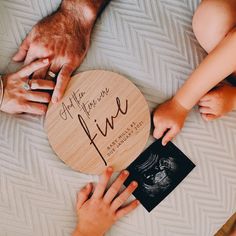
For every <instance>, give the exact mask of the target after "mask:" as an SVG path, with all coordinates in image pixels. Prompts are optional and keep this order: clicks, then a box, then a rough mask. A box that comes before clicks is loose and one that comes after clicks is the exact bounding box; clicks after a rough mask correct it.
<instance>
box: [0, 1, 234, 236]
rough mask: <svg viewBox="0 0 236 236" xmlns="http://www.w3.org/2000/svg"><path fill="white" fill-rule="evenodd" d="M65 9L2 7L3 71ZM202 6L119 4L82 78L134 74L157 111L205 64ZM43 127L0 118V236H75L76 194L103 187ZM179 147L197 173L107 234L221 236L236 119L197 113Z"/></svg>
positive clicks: (101, 26)
mask: <svg viewBox="0 0 236 236" xmlns="http://www.w3.org/2000/svg"><path fill="white" fill-rule="evenodd" d="M59 4H60V1H59V0H10V1H9V0H0V72H2V73H4V72H10V71H15V70H16V68H17V67H18V66H19V65H15V64H13V63H12V62H11V57H12V55H13V53H14V52H15V51H16V50H17V47H18V46H19V44H20V43H21V41H22V39H23V38H24V37H25V35H26V34H27V32H28V31H29V30H30V29H31V27H32V26H33V25H34V24H35V23H36V22H37V21H38V20H40V19H41V18H42V17H44V16H46V15H48V14H50V13H51V12H53V11H54V10H56V9H57V7H58V6H59ZM198 4H199V0H182V1H179V0H129V1H127V0H113V1H112V3H111V4H110V5H109V6H108V7H107V9H106V11H105V12H104V14H103V15H102V17H101V18H100V19H99V20H98V21H97V24H96V27H95V29H94V33H93V36H92V45H91V48H90V50H89V53H88V55H87V57H86V59H85V61H84V63H83V65H82V66H81V67H80V69H79V71H85V70H88V69H95V68H96V69H107V70H111V71H114V72H118V73H121V74H123V75H125V76H127V77H128V78H129V79H130V80H131V81H133V82H134V83H135V84H136V85H137V86H138V87H139V88H140V90H141V91H142V92H143V94H144V95H145V97H146V99H147V100H148V103H149V105H150V109H151V110H152V109H153V108H154V107H155V106H156V105H157V104H159V103H161V102H163V101H164V100H166V99H168V98H169V97H171V96H172V95H173V94H174V93H175V92H176V90H177V89H178V88H179V87H180V86H181V84H182V83H183V82H184V81H185V80H186V79H187V78H188V75H189V74H190V73H191V71H192V70H193V69H194V68H195V67H196V66H197V65H198V64H199V62H200V61H201V60H202V59H203V58H204V56H205V53H204V51H203V50H202V49H201V48H200V46H199V45H198V43H197V41H196V39H195V37H194V34H193V32H192V28H191V19H192V15H193V12H194V10H195V9H196V7H197V5H198ZM78 43H79V42H78ZM43 123H44V118H39V117H34V116H30V115H17V116H10V115H6V114H3V113H0V236H33V235H34V236H69V235H70V234H71V232H72V231H73V228H74V227H75V224H76V213H75V210H74V208H75V198H76V192H77V191H78V190H79V189H80V188H81V187H82V186H84V185H85V183H87V182H88V181H96V180H97V177H96V176H89V175H84V174H81V173H77V172H75V171H73V170H71V169H70V168H68V167H67V166H66V165H65V164H64V163H62V162H61V161H60V160H59V159H58V158H57V156H56V155H55V154H54V152H53V151H52V149H51V148H50V146H49V143H48V140H47V136H46V134H45V131H44V128H43ZM151 142H152V139H151V138H150V141H149V144H150V143H151ZM175 144H176V145H177V146H178V147H179V148H180V149H181V150H183V152H185V153H186V155H187V156H188V157H189V158H190V159H191V160H192V161H193V162H194V163H195V164H196V165H197V167H196V168H195V169H194V171H193V172H192V173H191V174H190V175H189V176H188V177H187V178H186V179H185V180H184V181H183V182H182V183H181V184H180V185H179V186H178V187H177V188H176V189H175V190H174V191H173V192H172V193H171V194H170V195H169V196H168V197H167V198H166V199H165V200H164V201H163V202H162V203H161V204H160V205H159V206H158V207H156V208H155V210H154V211H153V212H152V213H151V214H149V213H147V212H146V211H145V210H144V209H143V208H142V207H139V209H138V210H136V211H135V212H133V213H132V214H130V215H129V216H127V217H125V218H124V219H122V220H121V221H119V222H117V224H116V225H115V226H114V227H113V228H112V229H111V230H110V231H109V232H108V234H107V235H108V236H130V235H135V236H184V235H186V236H212V235H214V233H215V232H216V231H217V230H218V229H219V228H220V227H221V226H222V225H223V224H224V222H225V221H226V220H227V219H228V218H229V217H230V216H231V215H232V214H233V213H234V212H235V211H236V113H235V112H232V113H230V114H229V115H227V116H226V117H224V118H223V119H220V120H218V121H214V122H211V123H206V122H204V121H203V120H202V119H201V117H200V115H199V114H198V112H197V109H194V110H193V111H192V112H191V114H190V115H189V117H188V119H187V122H186V124H185V126H184V129H183V131H182V132H181V134H180V135H179V136H178V137H177V138H176V139H175Z"/></svg>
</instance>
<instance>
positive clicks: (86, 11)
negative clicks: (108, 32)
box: [61, 0, 111, 24]
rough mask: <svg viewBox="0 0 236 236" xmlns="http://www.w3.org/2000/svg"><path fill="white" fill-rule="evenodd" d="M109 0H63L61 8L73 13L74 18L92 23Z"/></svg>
mask: <svg viewBox="0 0 236 236" xmlns="http://www.w3.org/2000/svg"><path fill="white" fill-rule="evenodd" d="M110 1H111V0H63V1H62V4H61V9H62V10H64V11H67V12H69V13H70V14H73V15H74V16H75V17H76V18H79V19H81V16H82V17H83V20H84V21H85V22H87V23H90V24H94V22H95V21H96V19H97V17H98V16H99V14H100V13H101V12H102V11H103V9H104V8H105V7H106V6H107V5H108V3H109V2H110Z"/></svg>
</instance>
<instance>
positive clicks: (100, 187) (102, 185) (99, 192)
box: [92, 167, 113, 198]
mask: <svg viewBox="0 0 236 236" xmlns="http://www.w3.org/2000/svg"><path fill="white" fill-rule="evenodd" d="M112 173H113V169H112V167H108V168H107V169H106V170H105V171H104V172H103V174H102V175H101V177H100V180H99V182H98V184H97V186H96V188H95V190H94V193H93V196H92V198H102V197H103V195H104V193H105V190H106V187H107V184H108V182H109V180H110V178H111V175H112Z"/></svg>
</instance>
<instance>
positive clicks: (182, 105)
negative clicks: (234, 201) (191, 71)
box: [171, 96, 192, 114]
mask: <svg viewBox="0 0 236 236" xmlns="http://www.w3.org/2000/svg"><path fill="white" fill-rule="evenodd" d="M171 100H172V102H173V103H174V104H175V106H176V108H178V110H181V111H182V112H183V113H186V114H188V113H189V111H190V110H191V108H192V107H188V106H186V105H185V103H184V102H182V101H181V100H179V98H178V97H177V96H174V97H173V98H172V99H171Z"/></svg>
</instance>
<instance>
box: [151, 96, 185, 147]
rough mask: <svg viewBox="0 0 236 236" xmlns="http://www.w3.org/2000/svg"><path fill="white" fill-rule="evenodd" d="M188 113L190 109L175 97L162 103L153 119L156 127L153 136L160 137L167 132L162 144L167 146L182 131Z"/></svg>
mask: <svg viewBox="0 0 236 236" xmlns="http://www.w3.org/2000/svg"><path fill="white" fill-rule="evenodd" d="M187 114H188V110H186V109H185V108H184V107H183V106H181V104H179V103H178V102H177V101H176V100H175V99H171V100H169V101H167V102H165V103H163V104H161V105H160V106H159V107H157V108H156V110H155V112H154V116H153V121H154V126H155V129H154V132H153V136H154V137H155V138H156V139H159V138H161V137H163V135H164V134H165V135H164V137H163V139H162V145H164V146H165V145H166V144H167V143H168V142H169V141H171V140H172V139H173V138H174V137H175V136H176V135H177V134H178V133H179V132H180V130H181V129H182V127H183V125H184V121H185V119H186V117H187ZM166 131H167V132H166ZM165 132H166V133H165Z"/></svg>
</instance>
